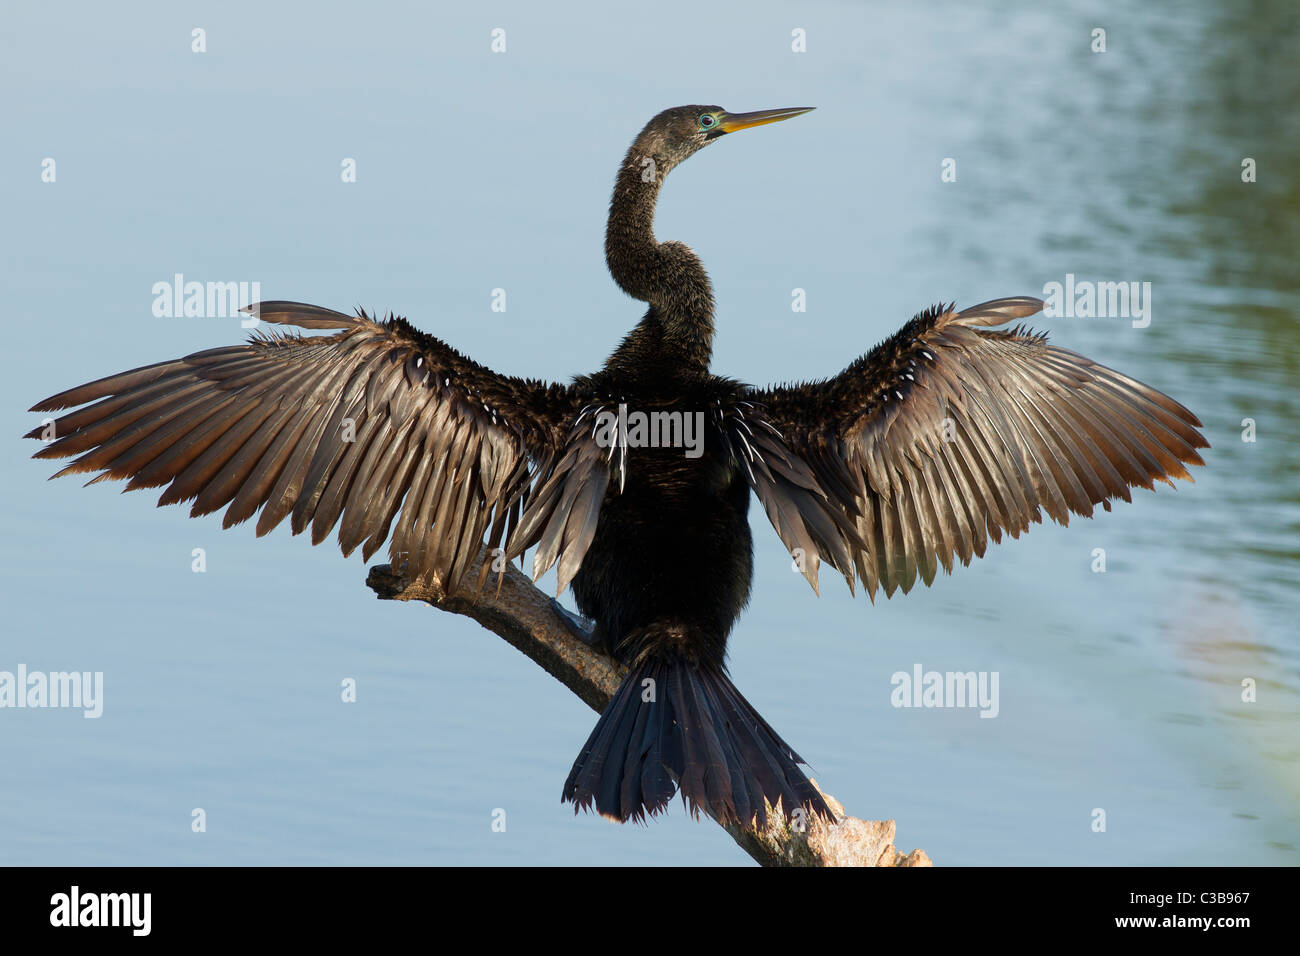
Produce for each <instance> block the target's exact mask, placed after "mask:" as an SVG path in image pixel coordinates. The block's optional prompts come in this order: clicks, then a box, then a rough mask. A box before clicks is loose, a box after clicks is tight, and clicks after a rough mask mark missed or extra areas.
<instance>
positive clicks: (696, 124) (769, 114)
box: [632, 106, 813, 181]
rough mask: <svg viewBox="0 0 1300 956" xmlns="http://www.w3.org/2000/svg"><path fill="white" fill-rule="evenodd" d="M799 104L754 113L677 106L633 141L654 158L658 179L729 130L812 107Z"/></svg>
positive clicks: (642, 152) (634, 146) (643, 153)
mask: <svg viewBox="0 0 1300 956" xmlns="http://www.w3.org/2000/svg"><path fill="white" fill-rule="evenodd" d="M812 109H813V107H811V106H798V107H793V108H787V109H777V110H756V111H754V112H752V113H728V112H727V111H726V110H724V109H723V108H722V107H721V106H674V107H673V108H672V109H667V110H664V111H663V112H662V113H660V114H659V115H658V116H656V117H655V118H654V119H652V120H651V121H650V122H649V123H647V124H646V125H645V129H643V130H641V134H640V135H639V136H638V137H637V138H636V141H635V142H634V143H633V144H632V149H633V151H634V152H635V153H639V154H640V155H641V156H643V157H649V158H650V159H653V160H654V162H655V165H656V167H658V168H657V170H656V171H657V173H658V178H659V179H660V180H661V181H662V178H663V177H664V176H665V175H667V173H668V171H669V170H670V169H672V168H673V167H674V166H676V165H677V164H678V163H681V162H683V161H685V160H686V159H688V158H689V157H691V156H693V155H694V154H695V153H697V152H699V151H700V150H701V149H703V148H704V147H705V146H708V145H709V144H710V143H712V142H713V141H715V140H717V139H720V138H721V137H723V136H725V135H726V134H728V133H735V132H738V131H740V130H742V129H752V128H753V127H755V126H765V125H766V124H768V123H779V122H780V121H781V120H786V119H790V118H791V117H794V116H799V115H801V114H803V113H807V112H809V111H810V110H812Z"/></svg>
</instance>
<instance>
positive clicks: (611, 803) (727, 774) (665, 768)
mask: <svg viewBox="0 0 1300 956" xmlns="http://www.w3.org/2000/svg"><path fill="white" fill-rule="evenodd" d="M801 763H804V761H803V760H802V758H800V756H799V755H798V754H797V753H795V752H794V750H792V749H791V748H790V745H789V744H787V743H786V742H785V741H784V740H782V739H781V738H780V737H779V736H778V735H777V733H776V731H774V730H773V729H772V728H771V727H770V726H769V725H768V723H767V721H765V720H764V719H763V718H762V717H761V716H759V713H758V711H756V710H754V708H753V707H752V706H750V703H749V701H747V700H745V698H744V697H742V696H741V695H740V691H738V690H737V689H736V686H735V685H734V684H733V683H732V682H731V680H730V679H729V678H728V677H727V675H726V673H725V672H724V671H723V670H722V668H721V667H717V666H711V665H704V666H697V665H695V664H692V663H690V662H688V661H686V660H685V659H683V658H682V657H681V656H679V655H678V654H676V653H672V652H670V653H667V654H664V655H660V656H649V657H647V658H645V659H643V660H642V661H641V662H640V663H639V664H637V665H636V666H634V667H633V669H632V671H631V673H629V674H628V676H627V678H626V679H625V680H624V681H623V683H622V685H621V686H620V687H619V689H618V692H617V693H616V694H615V695H614V698H613V700H611V701H610V702H609V706H608V707H606V708H605V712H604V713H603V714H601V716H600V720H599V721H598V722H597V723H596V727H595V729H594V730H593V731H592V732H591V736H590V737H589V738H587V743H586V745H585V746H584V747H583V748H582V753H581V754H579V756H578V759H577V761H576V762H575V763H574V765H573V769H572V770H571V771H570V772H569V778H568V780H566V781H565V782H564V793H563V795H562V797H561V800H562V801H572V802H573V804H574V812H575V813H576V812H577V810H578V809H579V808H581V809H583V810H589V809H591V808H592V806H593V805H594V806H595V809H596V811H597V812H598V813H600V814H601V815H602V816H604V817H607V818H609V819H612V820H616V821H618V822H620V823H622V822H625V821H627V820H634V821H636V822H638V823H639V822H643V821H644V820H645V818H646V816H647V815H649V816H653V815H655V814H657V813H660V812H661V811H663V810H664V809H665V808H666V807H667V806H668V803H669V801H670V800H672V798H673V796H674V794H676V793H677V791H678V790H679V789H680V790H681V792H682V797H683V799H684V800H685V802H686V805H687V807H688V808H689V810H690V812H691V813H692V814H693V815H697V816H698V814H699V812H700V811H701V810H703V811H704V812H705V813H707V814H708V815H709V816H711V817H713V818H714V819H716V820H717V821H718V822H719V823H723V824H732V823H739V824H741V825H750V824H754V823H756V824H757V825H758V826H760V827H761V826H763V825H765V824H766V823H767V807H766V805H765V803H766V804H771V805H772V806H773V807H775V806H777V805H778V803H779V806H780V809H781V812H782V813H783V814H784V816H785V818H786V819H787V820H789V819H791V818H792V816H793V815H794V811H795V810H796V809H797V808H802V812H803V814H805V815H807V814H818V815H820V816H822V817H824V818H826V819H828V820H833V819H835V817H834V814H833V813H832V812H831V810H830V808H829V807H828V806H827V805H826V801H825V800H824V799H823V798H822V795H821V794H820V793H819V792H818V791H817V788H816V787H815V786H813V784H812V782H811V781H809V779H808V778H807V777H806V776H804V774H803V772H802V771H801V770H800V769H799V767H798V765H799V764H801Z"/></svg>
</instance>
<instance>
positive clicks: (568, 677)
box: [366, 549, 932, 866]
mask: <svg viewBox="0 0 1300 956" xmlns="http://www.w3.org/2000/svg"><path fill="white" fill-rule="evenodd" d="M487 560H489V559H488V556H487V551H486V549H485V550H484V551H483V552H482V553H480V555H479V559H478V562H476V564H475V565H474V566H473V567H472V568H471V569H470V570H469V572H468V573H467V574H466V575H465V580H466V581H477V580H478V575H479V572H480V571H481V570H482V568H483V563H484V562H485V561H487ZM366 584H367V585H368V586H369V587H370V589H371V590H373V591H374V592H375V593H376V594H377V595H378V596H379V598H380V599H381V600H387V601H426V602H428V603H429V604H432V605H433V606H434V607H436V608H438V609H440V610H443V611H450V612H451V613H453V614H463V615H464V616H466V617H470V618H473V619H474V620H475V621H478V623H479V624H481V625H483V627H485V628H487V629H488V630H489V631H492V632H493V633H494V634H497V635H499V636H501V637H503V638H505V640H507V641H508V642H509V643H511V644H513V645H514V646H515V647H517V648H518V649H519V650H521V651H523V652H524V653H525V654H527V655H528V656H529V657H530V658H532V660H534V661H535V662H536V663H537V664H538V665H539V666H540V667H541V668H542V669H543V670H544V671H546V672H547V673H548V674H550V675H551V676H552V677H554V678H555V679H556V680H558V681H559V682H560V683H561V684H563V685H564V686H565V687H567V688H569V690H571V691H573V693H575V694H577V695H578V697H580V698H581V699H582V700H583V701H585V702H586V704H587V705H588V706H589V707H591V709H592V710H594V711H596V712H597V713H600V712H601V711H603V710H604V709H605V705H606V704H608V703H609V701H610V698H611V697H613V695H614V692H615V691H616V690H618V685H619V683H620V682H621V681H622V680H623V676H624V675H625V674H626V673H627V669H626V668H625V667H623V665H621V664H620V663H618V661H616V660H614V659H613V658H612V657H608V656H606V655H604V654H602V653H600V652H599V651H598V650H596V649H594V648H593V647H592V646H591V644H592V639H591V635H590V634H589V633H587V632H586V631H584V630H583V629H582V627H581V626H580V625H578V624H577V623H576V622H575V621H574V620H573V619H572V618H571V617H570V616H569V615H568V614H566V613H565V612H564V610H563V609H562V608H561V607H560V606H559V605H558V604H557V603H556V602H555V601H553V600H552V599H551V598H549V597H547V596H546V595H545V594H544V593H543V592H542V591H540V590H539V589H538V588H536V587H534V585H533V583H532V582H531V581H530V580H528V578H527V577H526V576H525V575H523V574H522V573H520V571H519V570H518V569H516V568H515V567H513V566H507V567H506V569H505V571H504V573H503V574H502V575H501V577H500V579H499V580H498V577H497V575H496V573H495V572H493V571H489V573H488V577H487V583H486V584H485V585H484V586H483V589H482V592H481V593H480V594H478V595H477V598H476V596H475V595H474V594H473V593H465V592H463V591H457V592H456V593H453V594H447V593H446V592H445V591H444V589H443V588H442V587H441V586H439V585H437V584H435V585H434V586H432V587H423V586H415V585H411V584H408V583H407V582H406V581H404V580H403V579H402V577H401V576H400V575H399V574H396V573H394V572H393V570H392V568H391V567H390V566H389V565H386V564H383V565H378V566H376V567H374V568H371V569H370V575H369V577H368V578H367V579H366ZM813 782H814V784H816V781H813ZM818 789H819V790H820V789H821V788H820V787H818ZM822 795H823V796H824V797H825V798H826V802H827V803H828V804H829V805H830V807H831V809H832V810H834V811H835V812H836V813H837V814H839V815H840V816H841V818H842V819H841V821H840V822H839V823H836V824H828V823H826V822H824V821H822V820H820V819H818V818H816V817H813V818H812V819H810V820H809V821H808V822H807V824H806V830H805V832H797V831H796V830H794V829H792V828H791V827H790V826H789V825H788V824H787V823H786V822H785V820H784V818H783V817H782V815H781V814H780V813H775V812H772V813H769V814H768V824H767V826H766V827H763V828H761V829H749V828H746V827H741V826H728V827H726V828H725V829H726V830H727V832H728V833H730V834H731V837H732V839H734V840H735V841H736V843H737V844H738V845H739V846H740V848H741V849H743V850H744V851H745V852H746V853H748V854H749V855H750V856H751V857H753V858H754V859H755V860H757V861H758V862H759V863H761V864H762V865H763V866H931V865H932V863H931V862H930V858H929V857H928V856H926V854H925V851H924V850H913V851H912V852H911V853H909V854H906V855H904V854H902V853H900V852H899V851H898V849H897V848H896V847H895V846H894V821H893V820H880V821H876V820H859V819H857V818H856V817H850V816H847V815H845V813H844V808H843V807H842V806H841V805H840V804H839V802H838V801H836V800H835V798H834V797H832V796H831V795H830V794H828V793H826V792H825V791H822Z"/></svg>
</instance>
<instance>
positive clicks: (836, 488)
mask: <svg viewBox="0 0 1300 956" xmlns="http://www.w3.org/2000/svg"><path fill="white" fill-rule="evenodd" d="M1041 308H1042V302H1041V301H1039V300H1038V299H1031V298H1011V299H999V300H997V301H993V302H986V303H983V304H982V305H977V306H975V307H973V308H970V309H966V310H965V311H962V312H954V311H953V310H952V309H951V308H948V309H942V308H934V309H931V310H929V311H927V312H924V313H921V314H920V315H918V316H917V317H916V318H914V319H913V320H912V321H911V322H909V323H908V324H907V325H905V326H904V327H903V329H902V330H901V331H900V332H899V333H898V334H897V335H895V336H894V337H893V338H891V339H889V340H887V341H885V342H884V343H882V344H881V345H880V346H878V347H877V348H876V349H874V350H873V351H871V352H869V353H868V354H866V355H864V356H863V357H862V358H860V359H858V360H857V361H856V362H854V363H853V364H852V365H850V366H849V367H848V368H846V369H845V370H844V371H843V372H841V373H840V374H839V375H837V376H836V377H834V378H831V379H828V380H826V381H822V382H816V383H810V384H803V385H794V386H788V387H776V388H767V389H761V390H759V389H755V390H753V391H752V394H751V400H752V401H753V403H754V404H755V405H756V406H757V407H758V408H759V409H760V410H761V412H762V415H763V417H764V419H765V421H766V422H768V423H769V424H770V427H771V429H772V432H770V433H768V434H769V435H770V437H769V438H768V439H767V441H768V443H769V444H772V443H776V442H777V441H778V437H777V433H779V444H780V445H781V446H783V447H784V450H785V453H786V454H787V457H789V456H793V457H795V458H797V459H798V460H799V462H800V463H801V464H802V465H803V466H804V467H803V469H802V471H801V472H799V473H798V474H796V476H795V477H794V479H789V478H785V477H784V476H782V481H767V482H759V483H758V484H756V486H755V487H756V490H757V491H758V492H759V496H760V498H764V496H766V497H767V499H770V500H771V501H772V502H773V504H772V505H770V506H769V507H768V509H767V510H768V514H769V515H772V514H773V511H774V510H775V511H776V512H777V514H776V515H775V516H774V517H773V519H772V520H773V524H774V525H775V526H776V528H777V531H778V533H779V534H780V535H781V539H782V541H783V542H784V543H785V544H786V546H787V548H790V549H792V550H793V549H794V548H795V547H806V546H807V543H808V542H809V541H812V542H813V543H814V545H815V547H816V548H817V549H818V551H819V553H820V557H821V558H822V559H823V560H825V561H827V562H828V563H830V564H831V565H832V566H833V567H835V568H836V569H838V570H839V571H841V572H842V573H844V574H845V576H846V577H848V578H849V579H850V586H851V585H852V576H853V575H854V573H856V576H857V578H858V579H860V580H861V581H862V583H863V585H864V586H865V587H866V588H867V591H868V593H869V594H870V595H871V596H872V598H873V599H874V597H875V592H876V588H877V586H880V587H883V588H884V589H885V594H886V595H892V594H893V593H894V591H895V589H897V588H902V590H903V591H904V593H906V592H907V591H909V590H910V589H911V588H912V586H913V585H914V584H915V582H916V579H917V578H918V577H920V578H921V580H923V581H924V582H925V583H926V584H930V583H931V582H932V581H933V580H934V576H935V574H936V572H937V570H938V568H939V567H940V566H942V567H943V568H944V570H945V571H949V572H950V571H951V570H952V566H953V559H954V557H955V558H957V559H959V560H960V561H961V563H962V564H969V563H970V560H971V558H972V557H973V556H980V557H982V556H983V554H984V551H985V548H986V547H987V543H988V539H990V538H991V539H992V540H993V541H994V542H998V541H1000V540H1001V538H1002V534H1003V532H1006V533H1009V534H1010V535H1011V536H1012V537H1018V536H1019V535H1020V533H1021V532H1022V531H1025V530H1027V529H1028V528H1029V525H1030V523H1031V522H1036V521H1040V520H1042V512H1043V511H1046V512H1047V514H1048V515H1050V516H1051V517H1052V518H1053V519H1055V520H1056V521H1058V522H1060V523H1061V524H1066V523H1068V521H1069V516H1070V513H1071V512H1074V513H1075V514H1081V515H1091V514H1092V513H1093V509H1094V506H1096V505H1098V504H1101V505H1102V506H1103V507H1105V508H1107V509H1109V508H1110V499H1113V498H1122V499H1124V500H1125V501H1129V500H1131V498H1130V493H1129V488H1130V487H1133V486H1141V487H1143V488H1151V487H1152V486H1153V482H1154V481H1156V480H1160V481H1165V482H1167V483H1168V484H1170V485H1172V484H1173V481H1172V479H1173V478H1185V479H1187V480H1188V481H1191V480H1192V478H1191V476H1190V475H1189V474H1188V472H1187V469H1186V468H1185V467H1184V466H1185V465H1187V464H1194V465H1201V464H1204V462H1203V461H1202V460H1201V457H1200V456H1199V455H1198V454H1197V452H1196V449H1198V448H1207V447H1209V443H1208V442H1207V441H1206V440H1205V438H1204V437H1203V436H1202V435H1201V433H1200V432H1199V431H1197V427H1198V426H1200V424H1201V423H1200V421H1198V420H1197V418H1196V416H1195V415H1193V414H1192V413H1191V412H1190V411H1188V410H1187V409H1186V408H1184V407H1183V406H1182V405H1180V404H1179V403H1178V402H1176V401H1174V400H1173V399H1172V398H1170V397H1169V396H1167V395H1164V394H1162V393H1160V392H1158V391H1156V390H1155V389H1153V388H1151V387H1149V386H1147V385H1143V384H1142V383H1141V382H1138V381H1135V380H1133V379H1131V378H1129V377H1128V376H1127V375H1123V374H1121V373H1119V372H1116V371H1114V370H1113V369H1109V368H1106V367H1105V366H1104V365H1098V364H1097V363H1096V362H1093V361H1092V360H1091V359H1088V358H1085V357H1084V356H1082V355H1078V354H1076V353H1074V352H1070V351H1067V350H1065V349H1060V348H1056V347H1055V346H1052V345H1048V344H1047V338H1046V336H1045V335H1042V334H1038V333H1035V332H1032V331H1029V330H1025V329H1023V328H1019V327H1017V328H1014V329H1010V330H999V329H996V328H995V327H996V326H1000V325H1004V324H1006V323H1007V322H1010V321H1011V320H1013V319H1017V318H1023V317H1024V316H1028V315H1032V314H1034V313H1035V312H1037V311H1039V310H1040V309H1041ZM765 431H766V429H765ZM769 454H771V453H770V452H769ZM796 470H797V469H796ZM810 478H811V479H812V480H813V481H814V482H815V485H816V487H815V489H814V488H811V487H810V486H809V485H808V481H809V479H810ZM791 489H802V490H803V493H802V494H801V495H800V494H795V493H793V492H792V491H791ZM766 503H767V502H766V501H765V504H766ZM845 522H847V523H849V524H851V526H852V531H851V532H845V531H842V532H840V533H839V534H838V535H836V534H832V532H831V529H832V528H836V527H842V526H843V524H844V523H845ZM846 554H851V562H849V561H847V560H846Z"/></svg>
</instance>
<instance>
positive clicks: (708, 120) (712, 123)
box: [700, 113, 718, 132]
mask: <svg viewBox="0 0 1300 956" xmlns="http://www.w3.org/2000/svg"><path fill="white" fill-rule="evenodd" d="M717 125H718V118H717V117H716V116H714V115H713V114H712V113H701V114H700V129H702V130H704V131H705V132H708V131H709V130H711V129H714V128H715V127H716V126H717Z"/></svg>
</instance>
